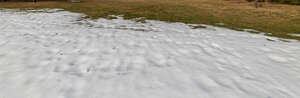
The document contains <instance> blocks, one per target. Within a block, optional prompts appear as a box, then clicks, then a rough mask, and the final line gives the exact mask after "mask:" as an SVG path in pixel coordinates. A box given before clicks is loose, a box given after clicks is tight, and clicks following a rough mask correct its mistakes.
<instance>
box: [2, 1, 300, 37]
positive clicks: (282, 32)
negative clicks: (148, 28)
mask: <svg viewBox="0 0 300 98" xmlns="http://www.w3.org/2000/svg"><path fill="white" fill-rule="evenodd" d="M236 1H238V0H83V1H82V2H81V3H68V2H65V1H43V2H38V3H31V2H6V3H0V8H35V9H39V8H63V9H65V10H68V11H72V12H79V13H85V14H87V15H88V16H89V17H91V18H99V17H105V18H111V17H110V16H109V15H124V17H125V18H126V19H132V18H139V17H143V18H141V19H139V20H136V21H138V22H144V20H145V19H153V20H162V21H168V22H184V23H193V24H209V25H215V26H219V27H227V28H231V29H235V30H242V29H255V30H258V31H262V32H269V33H270V34H266V35H267V36H275V37H281V38H287V39H296V40H300V37H295V36H290V35H288V33H298V34H300V6H294V5H282V4H264V6H263V7H261V8H254V6H253V4H252V3H248V2H245V0H242V1H240V2H236ZM217 23H224V24H225V25H219V24H217ZM256 33H257V32H256Z"/></svg>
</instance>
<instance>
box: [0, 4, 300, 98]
mask: <svg viewBox="0 0 300 98" xmlns="http://www.w3.org/2000/svg"><path fill="white" fill-rule="evenodd" d="M45 11H46V12H33V11H27V12H16V11H15V10H7V9H6V10H0V34H1V35H0V98H299V97H300V92H299V91H300V43H299V42H296V41H295V42H289V43H287V42H281V41H279V40H278V39H276V38H272V37H266V36H263V35H258V34H250V33H246V32H239V31H233V30H229V29H224V28H217V27H212V26H207V28H205V29H192V28H191V27H190V25H188V24H183V23H166V22H160V21H150V20H148V21H147V23H137V22H134V21H131V20H123V19H122V18H119V19H113V20H107V19H97V20H90V19H81V18H80V17H83V16H84V15H82V14H78V13H71V12H67V11H58V10H53V9H52V10H45ZM266 38H268V39H273V40H275V41H274V42H272V41H268V40H266Z"/></svg>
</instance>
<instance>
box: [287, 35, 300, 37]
mask: <svg viewBox="0 0 300 98" xmlns="http://www.w3.org/2000/svg"><path fill="white" fill-rule="evenodd" d="M289 35H291V36H295V37H300V34H289Z"/></svg>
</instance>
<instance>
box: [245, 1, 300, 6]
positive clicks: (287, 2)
mask: <svg viewBox="0 0 300 98" xmlns="http://www.w3.org/2000/svg"><path fill="white" fill-rule="evenodd" d="M247 1H248V2H252V1H253V2H275V3H284V4H295V5H300V0H247Z"/></svg>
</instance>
